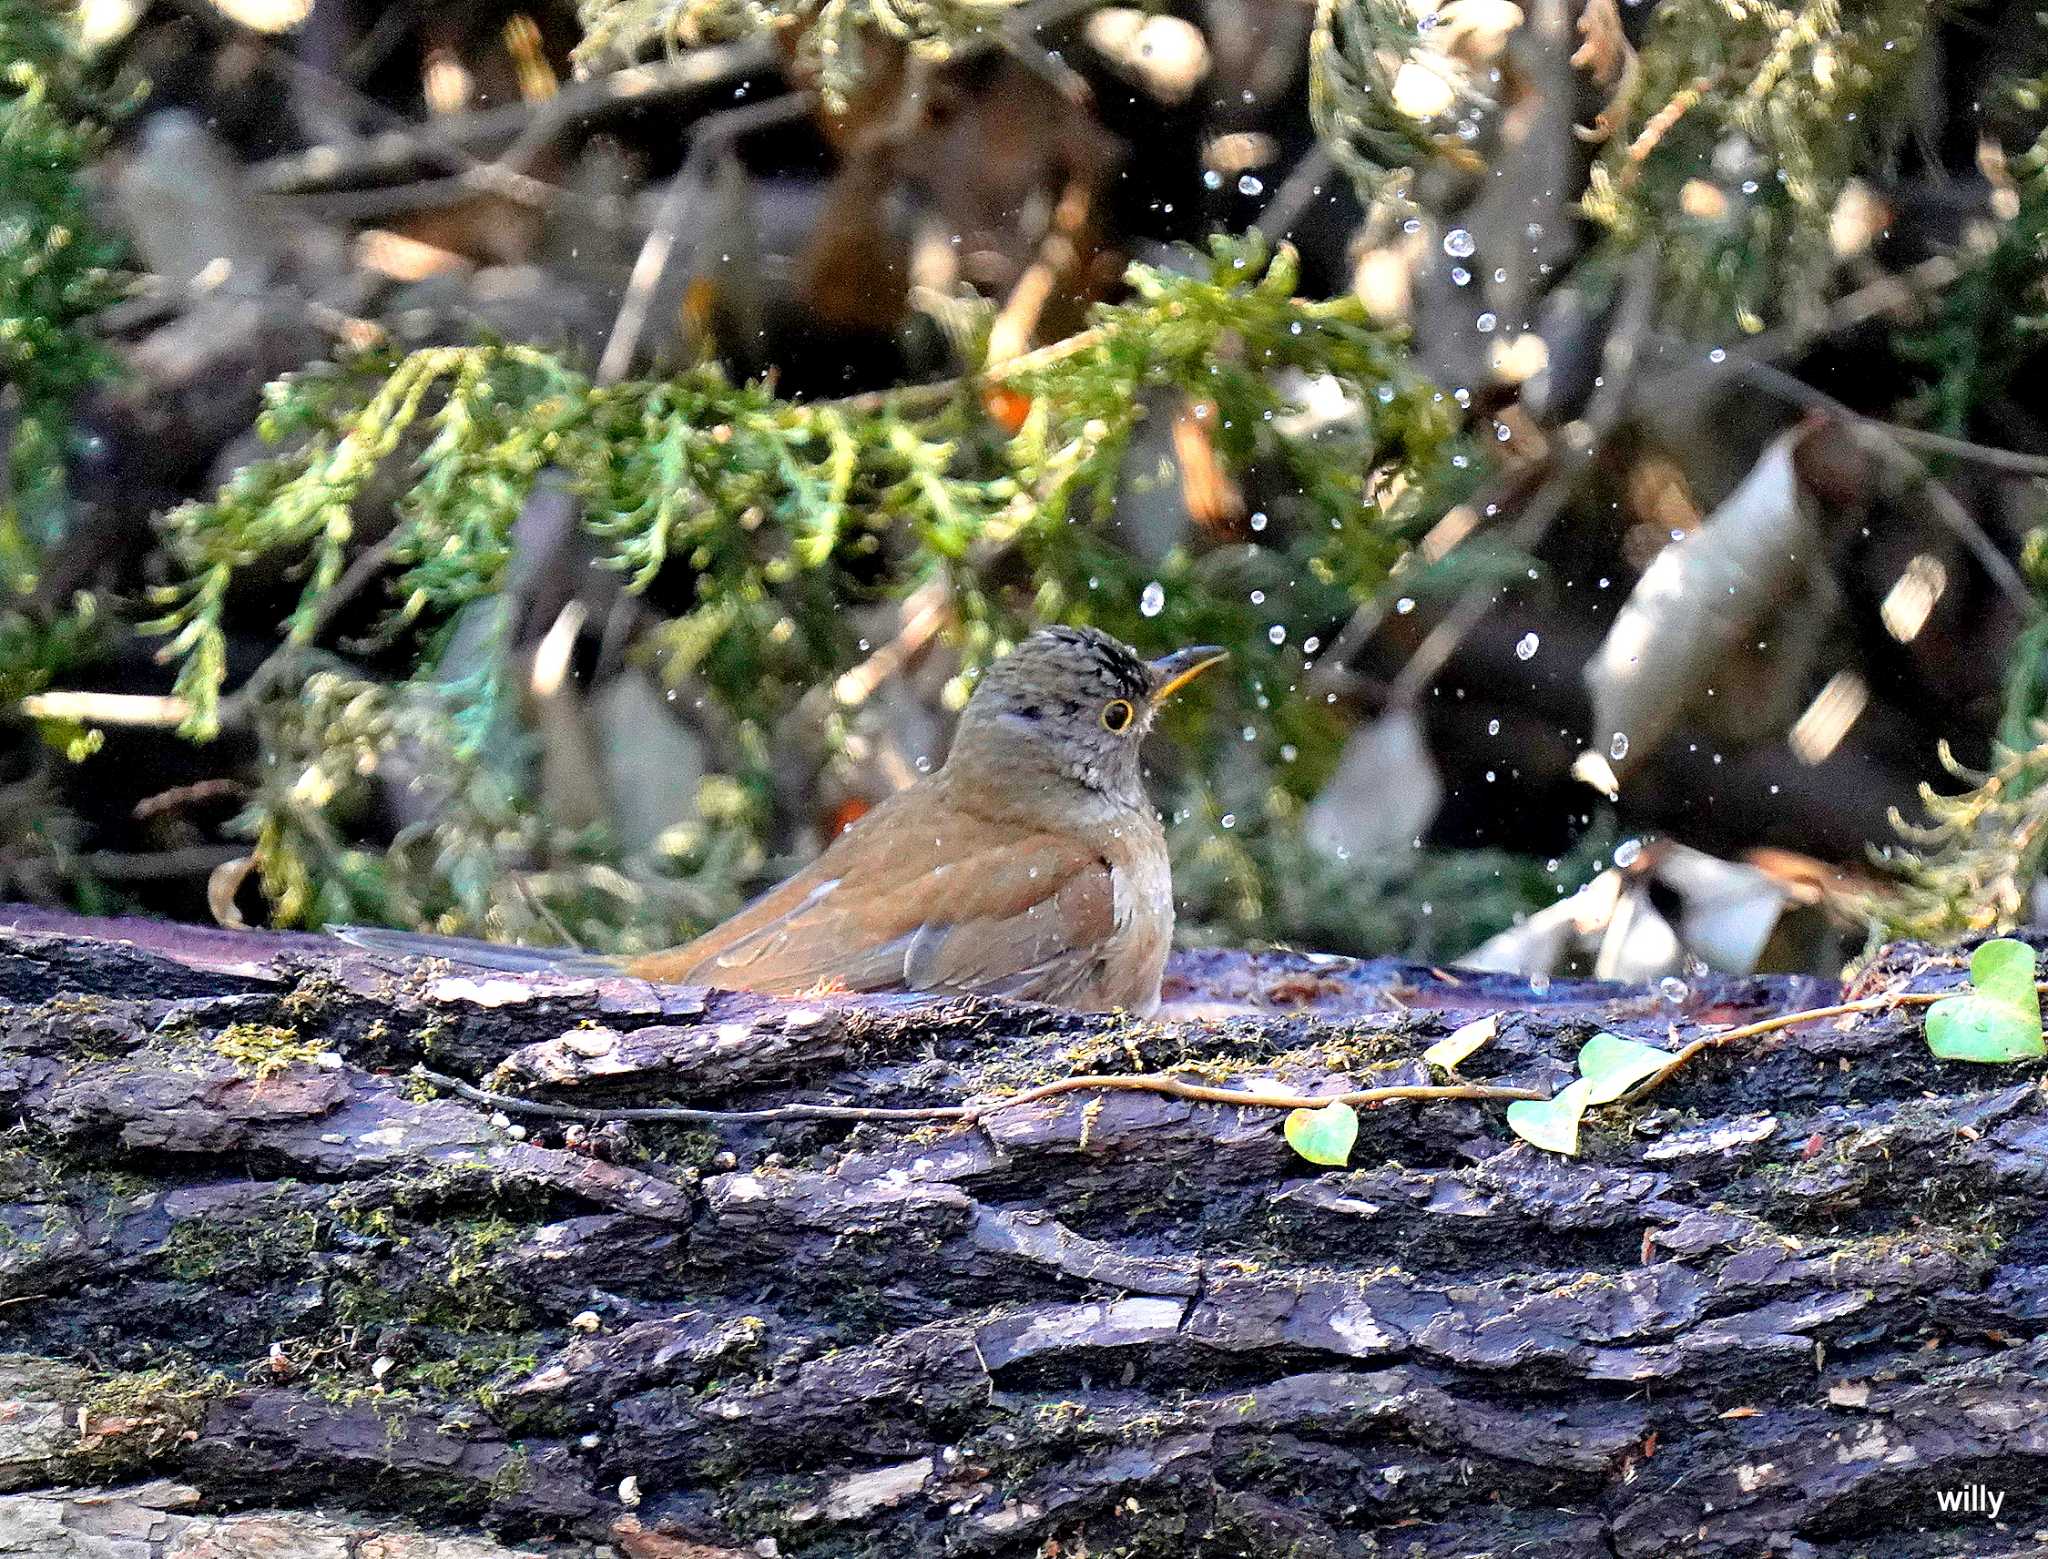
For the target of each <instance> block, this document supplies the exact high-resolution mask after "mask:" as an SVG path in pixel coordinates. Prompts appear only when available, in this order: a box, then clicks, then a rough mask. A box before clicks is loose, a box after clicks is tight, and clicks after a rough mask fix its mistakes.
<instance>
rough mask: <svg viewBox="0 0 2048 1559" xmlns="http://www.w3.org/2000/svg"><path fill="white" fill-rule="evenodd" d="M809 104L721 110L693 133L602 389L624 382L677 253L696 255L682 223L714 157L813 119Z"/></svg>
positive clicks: (621, 320)
mask: <svg viewBox="0 0 2048 1559" xmlns="http://www.w3.org/2000/svg"><path fill="white" fill-rule="evenodd" d="M811 102H812V100H811V96H810V94H809V93H807V92H792V93H789V94H787V95H785V96H783V97H775V98H769V99H768V100H767V101H765V102H761V103H748V104H746V105H745V106H744V107H740V108H727V109H722V110H720V111H719V112H718V113H715V114H710V115H707V116H706V117H705V118H703V119H700V120H698V121H697V123H696V124H694V125H692V126H691V127H690V132H689V134H690V151H689V155H688V156H686V157H685V158H684V159H683V166H682V170H681V171H680V172H678V173H677V174H676V176H675V181H674V182H673V183H671V184H670V185H669V187H668V192H667V193H666V194H665V195H664V196H663V197H662V201H661V208H660V210H659V211H658V212H657V213H656V215H655V219H654V228H653V230H652V231H651V232H649V233H648V235H647V238H646V241H645V242H644V243H642V244H641V246H640V254H639V257H638V258H637V259H636V260H634V262H633V274H632V277H631V279H630V280H628V282H627V283H626V295H625V297H624V298H622V299H621V300H620V302H619V312H618V317H617V318H616V319H614V320H613V321H612V330H611V335H610V336H609V337H608V338H607V339H606V341H605V344H604V355H603V357H602V358H601V359H600V360H599V362H598V365H597V379H596V382H597V383H598V384H599V385H601V386H602V385H612V384H617V383H618V382H619V381H620V380H621V379H623V378H625V377H626V370H627V368H629V367H630V366H631V365H632V361H633V354H634V352H636V351H637V350H638V349H639V346H640V335H641V332H642V331H644V330H645V329H646V328H647V319H648V316H649V314H650V313H651V312H652V310H653V308H654V299H655V296H656V294H657V293H659V292H660V290H661V284H662V280H663V278H664V277H666V276H667V275H668V273H669V268H670V266H671V265H672V264H673V263H674V260H675V253H676V250H677V249H679V248H683V249H687V250H694V248H695V246H696V243H697V240H698V238H699V237H700V236H701V231H700V232H698V233H692V234H691V235H690V239H689V242H688V243H687V244H684V243H683V242H681V233H682V226H683V218H684V216H685V215H686V214H687V212H688V208H689V204H690V198H691V196H693V195H696V196H701V195H702V194H703V193H704V190H703V183H704V178H703V175H704V170H705V167H706V165H707V164H708V163H709V162H710V160H711V159H712V157H714V156H717V155H720V154H722V153H727V152H729V151H730V149H731V147H732V144H733V142H734V141H735V140H737V139H738V138H739V137H740V136H742V135H746V134H748V133H749V132H751V131H754V130H758V129H761V128H763V127H764V126H767V125H774V124H782V123H785V122H786V121H788V120H791V119H795V118H797V117H799V116H801V115H803V114H807V113H809V112H810V110H811ZM700 229H701V224H700Z"/></svg>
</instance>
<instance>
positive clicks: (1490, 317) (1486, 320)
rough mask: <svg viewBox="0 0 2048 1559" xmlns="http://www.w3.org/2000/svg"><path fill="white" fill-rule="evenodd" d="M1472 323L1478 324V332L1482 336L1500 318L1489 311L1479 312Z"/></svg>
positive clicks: (1496, 323)
mask: <svg viewBox="0 0 2048 1559" xmlns="http://www.w3.org/2000/svg"><path fill="white" fill-rule="evenodd" d="M1474 323H1475V324H1477V325H1478V326H1479V333H1480V334H1481V335H1482V336H1483V335H1487V334H1489V333H1490V332H1491V331H1492V329H1493V327H1494V326H1495V325H1498V324H1499V323H1500V320H1499V318H1498V317H1497V316H1496V315H1494V314H1493V313H1491V312H1490V311H1489V312H1488V313H1485V314H1481V315H1480V316H1479V318H1478V319H1477V320H1476V321H1474Z"/></svg>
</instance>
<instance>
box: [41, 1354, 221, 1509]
mask: <svg viewBox="0 0 2048 1559" xmlns="http://www.w3.org/2000/svg"><path fill="white" fill-rule="evenodd" d="M229 1387H230V1382H229V1380H228V1378H227V1376H225V1375H223V1374H221V1373H220V1372H218V1371H202V1370H200V1369H199V1368H197V1367H196V1366H193V1365H189V1364H184V1363H174V1364H166V1365H161V1366H158V1367H157V1368H154V1369H147V1370H131V1371H124V1372H122V1373H120V1374H115V1375H107V1376H104V1377H102V1378H101V1379H100V1380H99V1381H98V1382H96V1383H95V1384H94V1386H93V1388H92V1389H91V1391H90V1392H88V1393H87V1395H86V1397H85V1398H84V1400H83V1401H81V1402H80V1403H79V1404H78V1412H79V1417H80V1422H81V1426H82V1427H81V1433H80V1435H79V1440H78V1446H77V1449H76V1450H75V1451H73V1452H72V1453H71V1457H70V1458H69V1459H70V1460H71V1461H72V1463H73V1465H74V1469H75V1470H76V1471H78V1472H81V1473H83V1474H85V1475H86V1476H87V1477H88V1478H89V1481H93V1482H105V1481H108V1479H109V1478H111V1477H112V1476H114V1475H117V1474H118V1475H123V1476H125V1475H132V1474H134V1473H137V1472H140V1471H143V1470H145V1469H147V1468H150V1467H153V1466H156V1465H159V1464H160V1463H162V1462H165V1461H167V1460H169V1459H170V1458H171V1457H173V1456H175V1454H176V1453H177V1451H178V1449H179V1448H180V1447H181V1446H183V1445H184V1444H185V1443H186V1437H187V1436H188V1435H189V1434H190V1433H191V1432H192V1431H193V1430H195V1429H197V1428H198V1426H199V1423H200V1421H201V1420H202V1419H203V1418H204V1417H205V1414H206V1406H207V1404H208V1403H209V1402H211V1401H213V1400H214V1399H215V1398H216V1397H220V1396H223V1395H225V1394H226V1393H227V1391H228V1390H229Z"/></svg>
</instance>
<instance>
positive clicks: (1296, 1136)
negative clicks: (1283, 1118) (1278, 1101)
mask: <svg viewBox="0 0 2048 1559" xmlns="http://www.w3.org/2000/svg"><path fill="white" fill-rule="evenodd" d="M1285 1129H1286V1132H1287V1145H1288V1146H1289V1147H1291V1148H1293V1149H1294V1151H1295V1152H1297V1153H1299V1154H1300V1155H1301V1156H1302V1157H1303V1158H1305V1159H1307V1160H1308V1161H1309V1162H1310V1163H1311V1164H1335V1165H1337V1166H1338V1167H1339V1168H1340V1169H1341V1168H1342V1167H1343V1166H1344V1165H1346V1164H1348V1163H1350V1162H1351V1144H1352V1143H1354V1142H1356V1141H1357V1140H1358V1111H1356V1110H1354V1109H1352V1108H1351V1106H1350V1105H1348V1104H1346V1103H1345V1102H1344V1101H1343V1100H1342V1099H1332V1100H1331V1101H1330V1102H1329V1103H1328V1104H1326V1105H1324V1106H1323V1107H1322V1108H1321V1109H1320V1110H1290V1111H1289V1112H1288V1115H1287V1124H1286V1128H1285Z"/></svg>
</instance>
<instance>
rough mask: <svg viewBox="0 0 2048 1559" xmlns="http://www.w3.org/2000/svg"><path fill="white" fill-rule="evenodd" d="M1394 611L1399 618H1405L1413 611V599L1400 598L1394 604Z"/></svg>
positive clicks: (1408, 596) (1407, 596) (1409, 596)
mask: <svg viewBox="0 0 2048 1559" xmlns="http://www.w3.org/2000/svg"><path fill="white" fill-rule="evenodd" d="M1394 610H1395V611H1396V612H1397V613H1399V614H1400V615H1401V616H1403V617H1406V616H1407V615H1408V614H1409V613H1410V612H1412V611H1414V610H1415V597H1414V596H1412V595H1404V596H1402V597H1401V599H1400V600H1398V601H1396V602H1395V603H1394Z"/></svg>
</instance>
